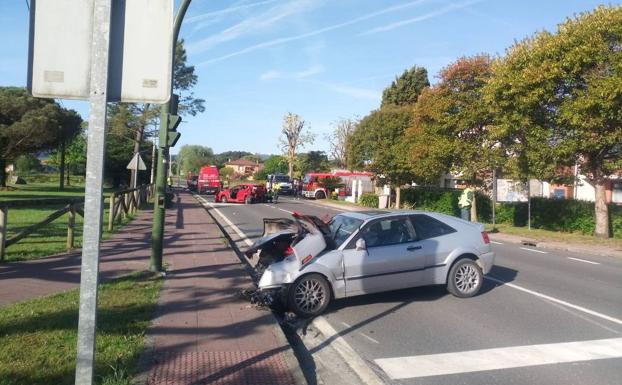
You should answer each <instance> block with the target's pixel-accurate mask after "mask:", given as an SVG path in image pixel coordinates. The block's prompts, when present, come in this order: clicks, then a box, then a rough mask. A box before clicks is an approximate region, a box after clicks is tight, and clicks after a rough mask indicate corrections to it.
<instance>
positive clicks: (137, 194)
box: [134, 189, 140, 213]
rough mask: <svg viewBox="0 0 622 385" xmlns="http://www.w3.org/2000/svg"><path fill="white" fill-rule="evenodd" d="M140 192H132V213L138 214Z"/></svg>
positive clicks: (137, 190)
mask: <svg viewBox="0 0 622 385" xmlns="http://www.w3.org/2000/svg"><path fill="white" fill-rule="evenodd" d="M139 199H140V190H139V189H136V190H134V213H137V212H138V209H139V208H140V201H139Z"/></svg>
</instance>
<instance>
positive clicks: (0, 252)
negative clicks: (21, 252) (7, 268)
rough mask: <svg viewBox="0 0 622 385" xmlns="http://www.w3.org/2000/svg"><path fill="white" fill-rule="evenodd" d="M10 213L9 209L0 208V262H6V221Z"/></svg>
mask: <svg viewBox="0 0 622 385" xmlns="http://www.w3.org/2000/svg"><path fill="white" fill-rule="evenodd" d="M8 213H9V208H8V207H6V206H3V207H0V261H4V243H5V242H6V231H7V229H6V221H7V215H8Z"/></svg>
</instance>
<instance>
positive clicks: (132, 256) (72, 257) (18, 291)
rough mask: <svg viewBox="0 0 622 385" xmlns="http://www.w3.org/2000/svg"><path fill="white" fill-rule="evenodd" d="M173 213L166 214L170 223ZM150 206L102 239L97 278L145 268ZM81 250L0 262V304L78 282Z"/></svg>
mask: <svg viewBox="0 0 622 385" xmlns="http://www.w3.org/2000/svg"><path fill="white" fill-rule="evenodd" d="M175 216H176V215H175V213H174V212H173V213H169V214H167V223H168V224H169V227H170V225H172V224H173V223H174V221H175ZM152 217H153V214H152V212H151V210H146V211H141V212H140V213H139V214H138V216H137V217H136V218H135V219H134V220H133V221H132V222H130V223H129V224H127V225H126V226H125V227H123V230H122V231H120V232H118V233H115V234H113V235H112V236H111V237H110V238H109V239H107V240H105V241H104V242H103V243H102V250H101V254H100V280H107V279H111V278H115V277H119V276H121V275H125V274H128V273H131V272H134V271H141V270H146V269H148V267H149V256H150V255H151V243H150V240H151V224H152ZM80 255H81V252H80V251H75V252H72V253H69V254H62V255H58V256H54V257H47V258H41V259H36V260H32V261H21V262H6V263H1V264H0V306H5V305H8V304H11V303H15V302H18V301H23V300H26V299H30V298H36V297H42V296H46V295H50V294H55V293H58V292H61V291H65V290H69V289H73V288H76V287H78V286H79V285H80Z"/></svg>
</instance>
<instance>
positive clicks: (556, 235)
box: [485, 224, 622, 249]
mask: <svg viewBox="0 0 622 385" xmlns="http://www.w3.org/2000/svg"><path fill="white" fill-rule="evenodd" d="M485 226H486V231H489V232H492V233H494V231H492V224H486V225H485ZM496 228H497V230H498V232H499V233H503V234H510V235H516V236H519V237H524V238H528V239H535V240H538V241H545V242H546V241H548V242H563V243H580V244H582V245H594V246H607V247H612V248H615V249H622V239H619V238H608V239H601V238H596V237H593V236H590V235H585V234H579V233H564V232H559V231H549V230H542V229H531V230H529V229H528V228H527V227H516V226H510V225H507V224H497V225H496Z"/></svg>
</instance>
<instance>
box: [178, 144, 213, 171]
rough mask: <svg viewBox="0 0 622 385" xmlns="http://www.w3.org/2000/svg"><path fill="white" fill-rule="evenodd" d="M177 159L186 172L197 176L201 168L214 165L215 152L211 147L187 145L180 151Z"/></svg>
mask: <svg viewBox="0 0 622 385" xmlns="http://www.w3.org/2000/svg"><path fill="white" fill-rule="evenodd" d="M177 159H178V161H179V164H180V166H181V167H180V168H181V169H182V170H183V171H184V172H186V173H187V172H188V171H190V172H192V173H193V174H197V173H198V172H199V170H200V169H201V167H203V166H208V165H211V164H214V152H213V151H212V149H211V148H209V147H205V146H199V145H190V144H186V145H184V146H182V147H181V149H180V150H179V154H178V155H177Z"/></svg>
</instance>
